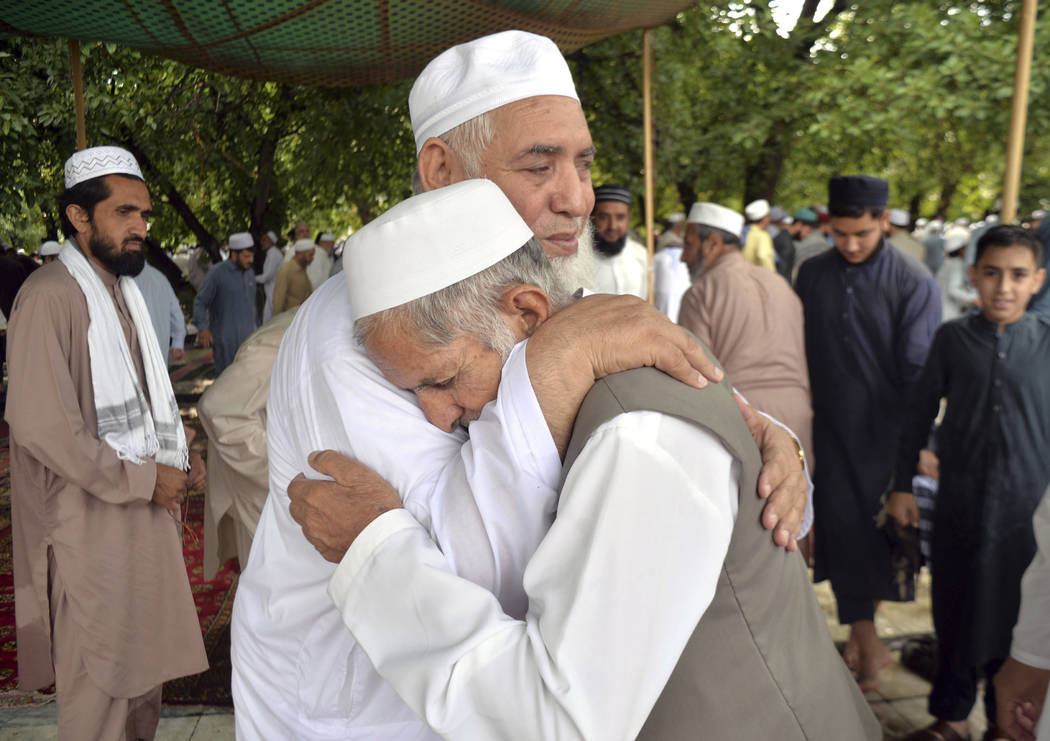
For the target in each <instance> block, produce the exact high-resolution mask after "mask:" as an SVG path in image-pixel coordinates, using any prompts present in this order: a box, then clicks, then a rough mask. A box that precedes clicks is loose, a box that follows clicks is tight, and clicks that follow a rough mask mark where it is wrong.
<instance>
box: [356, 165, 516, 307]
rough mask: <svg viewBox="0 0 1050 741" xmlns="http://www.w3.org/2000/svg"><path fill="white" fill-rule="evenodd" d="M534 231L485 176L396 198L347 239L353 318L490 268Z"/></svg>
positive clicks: (443, 286)
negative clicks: (378, 214) (389, 207)
mask: <svg viewBox="0 0 1050 741" xmlns="http://www.w3.org/2000/svg"><path fill="white" fill-rule="evenodd" d="M531 238H532V230H531V229H529V227H528V226H527V225H526V224H525V222H524V221H522V218H521V216H519V215H518V212H517V211H516V210H515V209H514V206H513V205H511V202H510V201H509V200H507V196H505V195H504V194H503V191H502V190H500V188H499V186H497V185H496V184H495V183H493V182H492V181H490V180H464V181H461V182H459V183H455V184H453V185H448V186H445V187H444V188H438V189H437V190H432V191H428V192H426V193H422V194H420V195H418V196H413V197H412V198H409V199H408V200H405V201H402V202H401V203H399V204H397V205H396V206H394V207H393V208H391V209H390V210H389V211H387V212H386V213H384V214H383V215H381V216H380V217H379V218H377V219H376V220H375V221H372V222H371V223H369V224H366V225H365V226H363V227H362V228H361V229H359V230H358V231H357V232H355V233H354V234H353V235H351V236H350V237H349V238H348V239H347V240H346V246H345V247H344V249H343V261H344V262H343V265H344V269H343V273H344V274H345V275H346V284H347V288H348V289H349V291H350V306H351V308H352V309H353V312H354V318H355V319H361V318H362V317H366V316H369V315H371V314H375V313H377V312H380V311H385V310H386V309H392V308H394V307H395V306H400V305H402V304H405V303H408V302H409V301H414V300H416V299H417V298H422V297H423V296H428V295H430V294H431V293H434V292H435V291H440V290H441V289H442V288H447V287H448V286H451V285H453V284H454V283H458V282H459V281H461V280H463V279H464V278H469V277H470V276H472V275H474V274H476V273H479V272H481V271H482V270H484V269H486V268H489V267H492V266H493V265H495V264H496V263H497V262H499V261H500V260H502V259H503V258H504V257H506V256H507V255H509V254H511V253H512V252H515V251H516V250H518V249H520V248H521V247H522V246H523V245H524V244H525V243H526V242H528V241H529V239H531Z"/></svg>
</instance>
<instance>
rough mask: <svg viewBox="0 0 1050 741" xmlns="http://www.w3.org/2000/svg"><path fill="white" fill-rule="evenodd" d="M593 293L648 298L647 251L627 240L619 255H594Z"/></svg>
mask: <svg viewBox="0 0 1050 741" xmlns="http://www.w3.org/2000/svg"><path fill="white" fill-rule="evenodd" d="M594 277H595V284H594V288H595V291H596V292H598V293H615V294H620V295H624V294H630V295H632V296H637V297H638V298H642V299H647V298H649V251H648V250H647V249H646V248H645V247H643V246H642V245H640V244H638V243H637V242H635V241H634V240H632V239H630V238H628V239H627V244H625V245H624V246H623V249H622V250H621V251H620V254H618V255H615V256H613V257H606V256H605V255H603V254H602V253H601V252H598V251H595V253H594Z"/></svg>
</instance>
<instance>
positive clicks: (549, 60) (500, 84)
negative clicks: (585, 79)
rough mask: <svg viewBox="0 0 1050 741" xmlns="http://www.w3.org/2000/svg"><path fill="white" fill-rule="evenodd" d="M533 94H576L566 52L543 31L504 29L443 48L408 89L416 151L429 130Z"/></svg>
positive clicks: (574, 96)
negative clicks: (535, 32) (409, 90)
mask: <svg viewBox="0 0 1050 741" xmlns="http://www.w3.org/2000/svg"><path fill="white" fill-rule="evenodd" d="M537 95H561V96H564V97H567V98H572V99H573V100H579V99H580V98H579V96H578V95H577V94H576V85H575V84H573V81H572V73H571V72H569V65H568V64H566V62H565V57H563V56H562V54H561V52H560V51H559V50H558V47H557V46H556V45H555V43H554V42H553V41H551V40H550V39H548V38H547V37H546V36H539V35H537V34H534V33H527V32H525V31H502V32H500V33H494V34H492V35H490V36H482V37H481V38H480V39H474V40H473V41H468V42H467V43H465V44H459V45H458V46H453V47H452V48H450V49H446V50H445V51H443V52H442V53H441V54H439V55H438V56H436V57H434V59H432V60H431V61H430V63H429V64H427V66H426V67H424V68H423V71H422V72H420V73H419V77H417V78H416V81H415V83H414V84H413V85H412V91H411V92H410V93H409V94H408V111H409V115H410V116H411V118H412V131H413V132H414V134H415V137H416V153H417V154H418V153H419V151H420V150H421V149H422V148H423V144H424V143H425V142H426V140H427V139H429V138H430V137H432V136H440V135H442V134H444V133H445V132H446V131H449V130H451V129H454V128H455V127H456V126H459V125H460V124H462V123H466V122H467V121H469V120H470V119H472V118H476V117H477V116H480V115H481V114H482V113H488V112H489V111H492V110H495V109H496V108H499V107H501V106H505V105H507V104H508V103H513V102H515V101H517V100H523V99H525V98H532V97H535V96H537Z"/></svg>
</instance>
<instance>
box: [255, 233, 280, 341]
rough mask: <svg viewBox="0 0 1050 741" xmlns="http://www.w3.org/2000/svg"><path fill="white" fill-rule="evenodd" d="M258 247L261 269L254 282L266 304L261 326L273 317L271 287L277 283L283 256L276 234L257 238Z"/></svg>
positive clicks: (266, 234) (267, 234)
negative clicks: (261, 290) (259, 248)
mask: <svg viewBox="0 0 1050 741" xmlns="http://www.w3.org/2000/svg"><path fill="white" fill-rule="evenodd" d="M259 246H260V247H261V248H262V250H263V255H264V257H263V269H262V272H261V273H259V274H258V275H256V276H255V282H256V283H258V284H259V285H261V286H262V287H263V294H264V295H265V296H266V303H265V304H264V305H263V316H262V321H263V324H266V322H268V321H270V318H271V317H272V316H273V286H274V283H276V282H277V272H278V271H279V270H280V269H281V265H283V264H284V255H283V254H282V253H281V248H280V247H278V246H277V234H275V233H274V232H266V233H265V234H263V235H262V236H261V237H259Z"/></svg>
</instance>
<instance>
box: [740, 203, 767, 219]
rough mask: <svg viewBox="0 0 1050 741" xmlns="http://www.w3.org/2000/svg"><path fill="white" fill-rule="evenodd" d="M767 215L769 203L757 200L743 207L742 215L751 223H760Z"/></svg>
mask: <svg viewBox="0 0 1050 741" xmlns="http://www.w3.org/2000/svg"><path fill="white" fill-rule="evenodd" d="M768 214H769V201H767V200H766V199H765V198H759V199H758V200H757V201H751V203H749V204H747V205H746V206H744V215H746V216H747V218H748V219H750V220H751V221H761V220H762V219H764V218H766V216H767V215H768Z"/></svg>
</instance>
